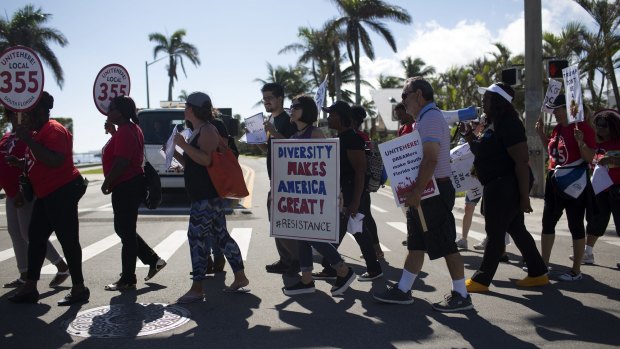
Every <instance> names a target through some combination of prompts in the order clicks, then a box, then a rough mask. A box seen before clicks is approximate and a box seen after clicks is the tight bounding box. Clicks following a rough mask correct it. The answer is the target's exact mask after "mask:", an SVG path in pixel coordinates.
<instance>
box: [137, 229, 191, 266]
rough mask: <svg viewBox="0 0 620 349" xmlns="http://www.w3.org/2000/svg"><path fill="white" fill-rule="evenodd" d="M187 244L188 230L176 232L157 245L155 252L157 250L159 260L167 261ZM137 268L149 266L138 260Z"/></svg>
mask: <svg viewBox="0 0 620 349" xmlns="http://www.w3.org/2000/svg"><path fill="white" fill-rule="evenodd" d="M185 242H187V230H175V231H173V232H172V234H170V235H169V236H168V237H166V238H165V239H164V240H163V241H162V242H160V243H159V244H157V246H155V248H154V249H153V250H155V252H156V253H157V255H158V256H159V258H161V259H163V260H165V261H167V260H169V259H170V257H172V255H173V254H174V253H175V252H176V251H177V250H178V249H179V247H181V246H182V245H183V244H185ZM136 267H138V268H146V267H148V265H146V264H144V263H142V262H141V261H140V260H138V261H137V262H136Z"/></svg>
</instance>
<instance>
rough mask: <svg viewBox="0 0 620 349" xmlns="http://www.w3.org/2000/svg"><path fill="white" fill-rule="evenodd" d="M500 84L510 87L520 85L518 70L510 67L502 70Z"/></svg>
mask: <svg viewBox="0 0 620 349" xmlns="http://www.w3.org/2000/svg"><path fill="white" fill-rule="evenodd" d="M502 82H503V83H506V84H508V85H510V86H515V85H520V84H521V78H520V73H519V69H518V68H515V67H512V68H506V69H504V70H502Z"/></svg>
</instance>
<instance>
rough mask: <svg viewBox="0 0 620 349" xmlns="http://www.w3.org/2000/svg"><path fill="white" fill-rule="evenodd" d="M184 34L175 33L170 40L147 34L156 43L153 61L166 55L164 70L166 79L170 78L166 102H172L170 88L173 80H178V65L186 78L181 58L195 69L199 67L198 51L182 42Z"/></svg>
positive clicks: (179, 31)
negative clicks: (162, 54)
mask: <svg viewBox="0 0 620 349" xmlns="http://www.w3.org/2000/svg"><path fill="white" fill-rule="evenodd" d="M186 34H187V33H186V32H185V29H179V30H177V31H175V32H174V33H173V34H172V36H170V38H166V36H164V35H163V34H160V33H151V34H149V40H150V41H154V42H155V43H156V45H155V48H154V49H153V59H156V58H157V54H158V53H160V52H162V53H164V54H166V55H168V66H167V67H166V69H168V77H169V78H170V80H169V82H168V101H171V100H172V87H173V86H174V80H178V77H177V65H178V64H180V65H181V69H182V70H183V74H184V75H185V77H187V74H186V73H185V66H184V65H183V57H185V58H187V59H189V61H190V62H192V64H194V66H196V67H197V66H199V65H200V59H199V58H198V49H197V48H196V47H195V46H194V45H192V44H190V43H187V42H185V41H183V37H184V36H185V35H186Z"/></svg>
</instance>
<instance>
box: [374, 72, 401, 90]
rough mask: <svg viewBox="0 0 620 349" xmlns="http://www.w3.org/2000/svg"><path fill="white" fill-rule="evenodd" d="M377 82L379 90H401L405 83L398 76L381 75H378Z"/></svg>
mask: <svg viewBox="0 0 620 349" xmlns="http://www.w3.org/2000/svg"><path fill="white" fill-rule="evenodd" d="M378 80H379V87H380V88H401V87H403V83H404V82H405V79H403V78H399V77H398V76H385V75H383V74H379V77H378Z"/></svg>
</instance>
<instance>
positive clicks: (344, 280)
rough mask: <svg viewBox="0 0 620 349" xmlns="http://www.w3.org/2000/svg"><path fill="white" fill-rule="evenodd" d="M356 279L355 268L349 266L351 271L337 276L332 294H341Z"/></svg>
mask: <svg viewBox="0 0 620 349" xmlns="http://www.w3.org/2000/svg"><path fill="white" fill-rule="evenodd" d="M353 280H355V273H354V272H353V269H351V268H350V267H349V272H348V273H347V275H345V276H344V277H340V276H337V277H336V282H335V283H334V286H333V287H332V289H331V292H332V296H340V295H342V294H343V293H344V291H346V290H347V288H349V285H351V283H352V282H353Z"/></svg>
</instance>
